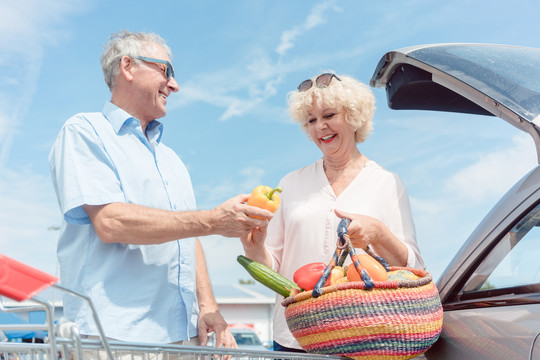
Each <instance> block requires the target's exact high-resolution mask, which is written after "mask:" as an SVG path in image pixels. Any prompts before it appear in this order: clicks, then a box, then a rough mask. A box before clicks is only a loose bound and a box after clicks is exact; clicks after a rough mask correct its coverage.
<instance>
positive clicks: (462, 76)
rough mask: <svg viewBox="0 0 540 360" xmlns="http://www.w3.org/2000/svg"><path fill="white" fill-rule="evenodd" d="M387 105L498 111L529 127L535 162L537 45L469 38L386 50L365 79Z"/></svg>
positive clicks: (539, 113)
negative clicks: (380, 91)
mask: <svg viewBox="0 0 540 360" xmlns="http://www.w3.org/2000/svg"><path fill="white" fill-rule="evenodd" d="M370 85H371V86H373V87H384V88H385V89H386V95H387V99H388V106H389V107H390V108H391V109H411V110H412V109H414V110H434V111H450V112H461V113H469V114H477V115H489V116H497V117H500V118H501V119H503V120H505V121H507V122H509V123H510V124H511V125H513V126H515V127H517V128H519V129H520V130H523V131H525V132H527V133H529V134H530V135H531V136H532V137H533V139H534V142H535V145H536V149H537V158H538V161H539V163H540V135H539V134H540V132H539V130H538V129H539V128H540V49H536V48H528V47H521V46H510V45H498V44H473V43H445V44H427V45H417V46H410V47H405V48H401V49H397V50H393V51H389V52H387V53H386V54H384V55H383V56H382V58H381V59H380V61H379V63H378V65H377V67H376V68H375V71H374V73H373V76H372V77H371V80H370Z"/></svg>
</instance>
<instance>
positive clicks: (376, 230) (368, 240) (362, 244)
mask: <svg viewBox="0 0 540 360" xmlns="http://www.w3.org/2000/svg"><path fill="white" fill-rule="evenodd" d="M334 212H335V213H336V215H337V217H339V218H341V219H343V218H348V219H350V220H351V223H350V224H349V227H348V228H347V230H348V232H349V237H350V238H351V242H352V244H353V246H354V247H355V248H359V249H365V248H367V247H368V245H370V244H376V243H377V240H378V238H379V237H380V235H381V232H382V230H381V226H384V225H383V224H382V223H381V222H380V221H379V220H377V219H375V218H373V217H371V216H366V215H360V214H351V213H346V212H344V211H339V210H337V209H336V210H334Z"/></svg>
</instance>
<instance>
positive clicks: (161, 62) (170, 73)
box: [137, 56, 174, 80]
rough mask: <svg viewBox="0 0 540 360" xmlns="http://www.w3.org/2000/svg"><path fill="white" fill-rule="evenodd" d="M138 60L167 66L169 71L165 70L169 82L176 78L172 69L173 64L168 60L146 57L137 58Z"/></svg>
mask: <svg viewBox="0 0 540 360" xmlns="http://www.w3.org/2000/svg"><path fill="white" fill-rule="evenodd" d="M137 59H139V60H142V61H144V62H148V63H154V64H165V65H167V69H165V70H164V71H165V76H166V77H167V80H170V79H171V77H174V69H173V67H172V64H171V63H170V62H169V61H167V60H160V59H154V58H151V57H146V56H137Z"/></svg>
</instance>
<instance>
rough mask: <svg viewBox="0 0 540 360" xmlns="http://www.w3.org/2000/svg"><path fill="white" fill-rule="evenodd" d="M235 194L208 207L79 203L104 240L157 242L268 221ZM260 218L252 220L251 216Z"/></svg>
mask: <svg viewBox="0 0 540 360" xmlns="http://www.w3.org/2000/svg"><path fill="white" fill-rule="evenodd" d="M247 198H248V195H238V196H236V197H234V198H231V199H229V200H227V201H226V202H224V203H223V204H221V205H219V206H217V207H216V208H214V209H212V210H200V211H170V210H160V209H152V208H148V207H144V206H140V205H135V204H127V203H110V204H106V205H83V208H84V210H85V211H86V213H87V214H88V216H89V217H90V220H91V221H92V225H93V226H94V229H95V230H96V233H97V235H98V236H99V238H100V239H101V241H103V242H105V243H127V244H140V245H143V244H161V243H165V242H168V241H172V240H178V239H185V238H190V237H197V236H205V235H211V234H217V235H222V236H225V237H240V236H242V235H245V234H246V233H248V232H250V231H251V230H252V229H253V228H254V227H261V226H265V225H267V224H268V221H269V220H270V219H271V218H272V216H273V214H272V213H271V212H270V211H268V210H263V209H260V208H257V207H253V206H249V205H246V204H245V201H247ZM250 215H251V216H258V217H262V218H263V219H256V218H253V217H251V216H250Z"/></svg>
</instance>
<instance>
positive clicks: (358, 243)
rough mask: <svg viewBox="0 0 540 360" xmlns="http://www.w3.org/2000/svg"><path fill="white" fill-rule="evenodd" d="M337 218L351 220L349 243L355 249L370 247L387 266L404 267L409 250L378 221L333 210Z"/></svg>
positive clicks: (369, 217)
mask: <svg viewBox="0 0 540 360" xmlns="http://www.w3.org/2000/svg"><path fill="white" fill-rule="evenodd" d="M334 212H335V213H336V215H337V217H339V218H341V219H342V218H348V219H350V220H351V223H350V224H349V227H348V228H347V230H348V233H349V237H350V239H351V243H352V245H353V246H354V247H355V248H360V249H366V248H367V246H368V245H371V247H372V249H373V251H375V253H376V254H377V255H379V256H381V257H382V258H383V259H385V260H386V261H387V262H388V264H390V265H393V266H406V265H407V257H408V254H409V250H408V249H407V246H405V244H404V243H403V242H401V240H399V239H398V238H397V237H396V236H395V235H394V234H393V233H392V232H391V231H390V229H388V227H387V226H386V225H385V224H384V223H382V222H381V221H380V220H378V219H375V218H374V217H371V216H366V215H360V214H351V213H347V212H344V211H339V210H337V209H336V210H334Z"/></svg>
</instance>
